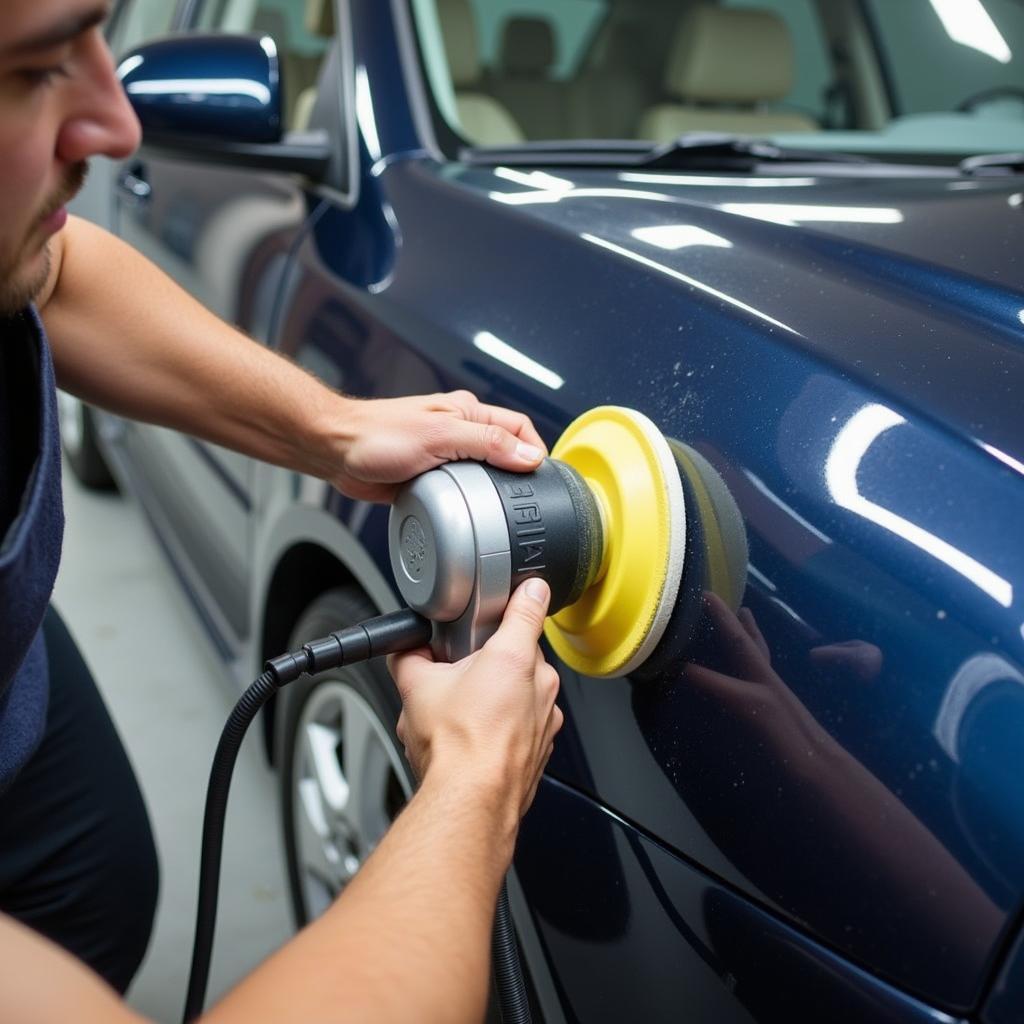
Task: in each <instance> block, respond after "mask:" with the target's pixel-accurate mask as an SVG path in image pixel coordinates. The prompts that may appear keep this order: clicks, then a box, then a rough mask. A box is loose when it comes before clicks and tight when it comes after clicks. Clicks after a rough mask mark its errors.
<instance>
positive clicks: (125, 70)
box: [116, 53, 145, 81]
mask: <svg viewBox="0 0 1024 1024" xmlns="http://www.w3.org/2000/svg"><path fill="white" fill-rule="evenodd" d="M144 60H145V58H144V57H143V56H142V55H141V54H138V53H136V54H133V55H132V56H131V57H126V58H125V59H124V60H123V61H121V63H120V64H118V66H117V72H116V74H117V78H118V81H120V80H121V79H122V78H124V76H125V75H130V74H131V73H132V72H133V71H134V70H135V69H136V68H139V67H142V63H143V61H144Z"/></svg>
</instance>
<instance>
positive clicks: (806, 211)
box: [718, 203, 903, 227]
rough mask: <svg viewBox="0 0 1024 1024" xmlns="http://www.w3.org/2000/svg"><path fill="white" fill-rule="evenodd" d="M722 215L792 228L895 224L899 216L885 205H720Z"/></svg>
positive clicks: (896, 211) (898, 221)
mask: <svg viewBox="0 0 1024 1024" xmlns="http://www.w3.org/2000/svg"><path fill="white" fill-rule="evenodd" d="M718 209H720V210H722V211H723V212H724V213H738V214H739V215H740V216H741V217H754V218H756V219H757V220H768V221H771V222H772V223H773V224H786V225H788V226H791V227H792V226H795V225H797V224H805V223H812V222H821V223H825V224H828V223H834V224H899V223H901V222H902V221H903V214H902V213H901V212H900V211H899V210H896V209H893V208H892V207H888V206H797V205H795V204H793V203H722V204H721V205H719V207H718Z"/></svg>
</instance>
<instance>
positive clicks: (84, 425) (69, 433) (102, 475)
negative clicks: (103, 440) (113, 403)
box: [57, 391, 114, 491]
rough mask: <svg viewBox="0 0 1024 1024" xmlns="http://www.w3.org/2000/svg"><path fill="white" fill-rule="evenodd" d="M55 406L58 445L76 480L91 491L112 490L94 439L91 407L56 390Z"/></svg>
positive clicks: (95, 432) (108, 475) (94, 428)
mask: <svg viewBox="0 0 1024 1024" xmlns="http://www.w3.org/2000/svg"><path fill="white" fill-rule="evenodd" d="M57 408H58V411H59V414H60V441H61V447H62V448H63V449H64V456H65V458H67V460H68V465H69V466H70V467H71V471H72V472H73V473H74V474H75V477H76V479H77V480H78V481H79V483H81V484H82V485H83V486H84V487H88V488H90V489H91V490H104V491H105V490H110V489H112V488H113V487H114V477H113V476H112V475H111V472H110V469H109V467H108V466H107V462H106V460H105V459H104V458H103V453H102V452H101V451H100V448H99V445H98V444H97V441H96V437H97V430H96V421H95V419H94V418H93V414H92V410H91V409H90V408H89V407H88V406H87V405H86V404H85V403H84V402H80V401H79V400H78V399H77V398H75V397H73V396H72V395H68V394H65V393H64V392H63V391H58V392H57Z"/></svg>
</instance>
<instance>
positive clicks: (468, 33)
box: [437, 0, 523, 146]
mask: <svg viewBox="0 0 1024 1024" xmlns="http://www.w3.org/2000/svg"><path fill="white" fill-rule="evenodd" d="M437 13H438V16H439V17H440V19H441V32H442V34H443V36H444V49H445V54H446V55H447V57H448V68H449V70H450V72H451V76H452V85H453V86H454V87H455V107H456V110H457V112H458V115H459V126H460V127H461V130H462V134H463V135H465V137H466V138H467V139H468V140H469V141H470V142H472V143H475V144H476V145H479V146H500V145H502V144H503V143H507V142H522V140H523V133H522V131H520V129H519V125H517V124H516V122H515V120H514V119H513V117H512V115H511V114H510V113H509V112H508V110H506V109H505V107H503V106H502V105H501V104H500V103H499V102H498V101H497V100H496V99H494V97H493V96H488V95H487V94H486V93H484V92H481V91H480V79H481V73H482V70H483V69H482V65H481V63H480V44H479V42H478V40H477V32H476V22H475V20H474V18H473V9H472V7H470V6H469V0H438V2H437Z"/></svg>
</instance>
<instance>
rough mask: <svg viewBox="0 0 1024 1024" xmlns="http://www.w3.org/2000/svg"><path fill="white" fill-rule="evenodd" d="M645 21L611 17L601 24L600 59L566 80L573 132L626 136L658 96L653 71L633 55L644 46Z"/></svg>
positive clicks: (587, 136) (577, 134)
mask: <svg viewBox="0 0 1024 1024" xmlns="http://www.w3.org/2000/svg"><path fill="white" fill-rule="evenodd" d="M647 44H648V38H647V33H646V31H645V26H643V25H641V24H638V23H636V22H630V21H626V22H613V23H611V24H609V26H608V27H607V28H606V29H604V30H603V39H602V40H601V41H600V43H599V48H600V51H601V52H600V56H599V60H598V61H597V62H595V63H593V64H591V65H589V66H587V67H586V68H584V69H583V70H582V71H580V72H579V73H578V75H577V76H576V78H575V79H573V80H572V82H571V83H570V96H569V124H570V127H571V133H570V134H571V137H573V138H580V139H628V138H632V136H633V133H634V132H635V131H636V126H637V123H638V122H639V120H640V117H641V116H642V114H643V112H644V111H645V110H647V108H648V107H650V106H651V105H652V104H653V103H654V102H655V101H656V100H657V99H658V97H659V96H661V88H660V83H659V82H658V76H657V74H656V73H655V74H650V73H649V71H648V68H647V66H646V63H645V62H644V61H641V60H638V58H637V55H638V54H642V53H644V52H645V50H646V49H648V46H647Z"/></svg>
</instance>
